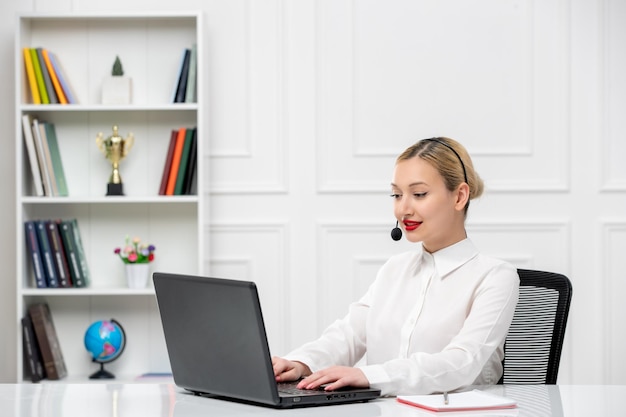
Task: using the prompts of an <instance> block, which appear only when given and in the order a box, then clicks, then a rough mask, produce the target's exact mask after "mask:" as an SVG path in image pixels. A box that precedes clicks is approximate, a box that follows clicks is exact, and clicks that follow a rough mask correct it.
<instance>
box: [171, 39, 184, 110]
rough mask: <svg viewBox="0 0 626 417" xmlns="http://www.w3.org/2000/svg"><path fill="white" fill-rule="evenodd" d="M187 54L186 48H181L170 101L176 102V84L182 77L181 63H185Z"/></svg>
mask: <svg viewBox="0 0 626 417" xmlns="http://www.w3.org/2000/svg"><path fill="white" fill-rule="evenodd" d="M186 54H187V49H183V54H182V55H181V57H180V61H179V65H178V72H177V73H176V80H175V81H176V82H175V83H174V89H173V91H172V103H176V95H177V94H178V85H179V84H180V77H182V73H183V65H184V64H185V55H186Z"/></svg>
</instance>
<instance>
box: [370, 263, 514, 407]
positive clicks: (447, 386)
mask: <svg viewBox="0 0 626 417" xmlns="http://www.w3.org/2000/svg"><path fill="white" fill-rule="evenodd" d="M518 290H519V277H518V275H517V271H516V270H515V268H513V266H512V265H510V264H507V263H501V264H499V265H497V266H496V267H494V268H493V269H491V270H490V271H489V272H487V274H486V276H485V278H484V279H483V280H482V281H481V283H480V285H478V286H477V287H476V288H475V290H474V296H473V301H472V303H471V305H470V306H468V315H467V318H466V319H465V322H464V323H463V326H462V328H461V330H460V332H459V333H458V334H457V335H455V336H454V337H453V338H452V339H451V340H450V342H449V343H448V344H447V346H445V348H444V349H442V350H441V351H440V352H435V353H426V352H414V353H413V354H411V355H410V356H409V357H407V358H399V359H392V360H389V361H387V362H384V363H381V364H373V365H366V366H363V367H361V370H362V371H363V372H364V374H365V376H366V377H367V379H368V381H369V382H370V386H372V387H374V388H378V389H380V390H381V391H382V393H383V395H400V394H430V393H434V392H443V391H453V390H455V389H458V388H461V387H464V386H467V385H471V384H472V383H474V382H475V381H476V380H477V378H478V377H479V375H480V374H481V372H483V368H485V367H486V365H489V364H488V362H489V361H492V362H496V363H497V365H498V366H499V362H501V360H502V356H503V353H502V349H501V347H502V345H503V343H504V339H505V338H506V335H507V333H508V329H509V326H510V324H511V321H512V319H513V313H514V312H515V306H516V304H517V299H518ZM487 368H489V366H487ZM500 372H501V371H500ZM498 378H499V376H498ZM495 380H496V381H497V378H496V379H495Z"/></svg>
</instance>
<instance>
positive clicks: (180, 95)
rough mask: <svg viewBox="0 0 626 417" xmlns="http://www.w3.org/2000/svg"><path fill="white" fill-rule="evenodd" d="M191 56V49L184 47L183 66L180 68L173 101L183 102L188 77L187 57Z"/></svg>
mask: <svg viewBox="0 0 626 417" xmlns="http://www.w3.org/2000/svg"><path fill="white" fill-rule="evenodd" d="M190 58H191V50H190V49H189V48H187V49H185V58H184V60H183V67H182V68H181V70H180V77H179V78H178V88H177V89H176V99H175V100H174V103H184V102H185V93H186V92H187V79H188V78H189V59H190Z"/></svg>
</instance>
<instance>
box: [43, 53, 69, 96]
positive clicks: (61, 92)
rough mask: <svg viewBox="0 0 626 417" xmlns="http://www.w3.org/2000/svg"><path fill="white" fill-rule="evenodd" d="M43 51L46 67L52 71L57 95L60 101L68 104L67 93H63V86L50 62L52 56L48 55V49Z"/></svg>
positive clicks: (51, 75)
mask: <svg viewBox="0 0 626 417" xmlns="http://www.w3.org/2000/svg"><path fill="white" fill-rule="evenodd" d="M41 53H42V54H43V60H44V61H45V62H46V68H48V72H49V73H50V79H51V80H52V85H53V86H54V91H56V93H57V97H58V98H59V103H61V104H67V98H66V97H65V93H63V88H61V84H59V79H58V77H57V74H56V72H54V68H53V67H52V63H51V62H50V57H48V50H47V49H42V50H41Z"/></svg>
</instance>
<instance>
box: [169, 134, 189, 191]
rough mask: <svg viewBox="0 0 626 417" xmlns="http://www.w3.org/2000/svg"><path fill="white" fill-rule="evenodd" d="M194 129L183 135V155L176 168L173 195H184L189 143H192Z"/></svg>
mask: <svg viewBox="0 0 626 417" xmlns="http://www.w3.org/2000/svg"><path fill="white" fill-rule="evenodd" d="M193 131H194V129H187V132H186V133H185V143H184V144H183V153H182V154H181V156H180V165H179V166H178V174H177V175H176V186H175V187H174V194H175V195H182V194H184V183H185V172H186V171H187V165H188V163H189V152H190V150H191V142H192V141H193Z"/></svg>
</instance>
